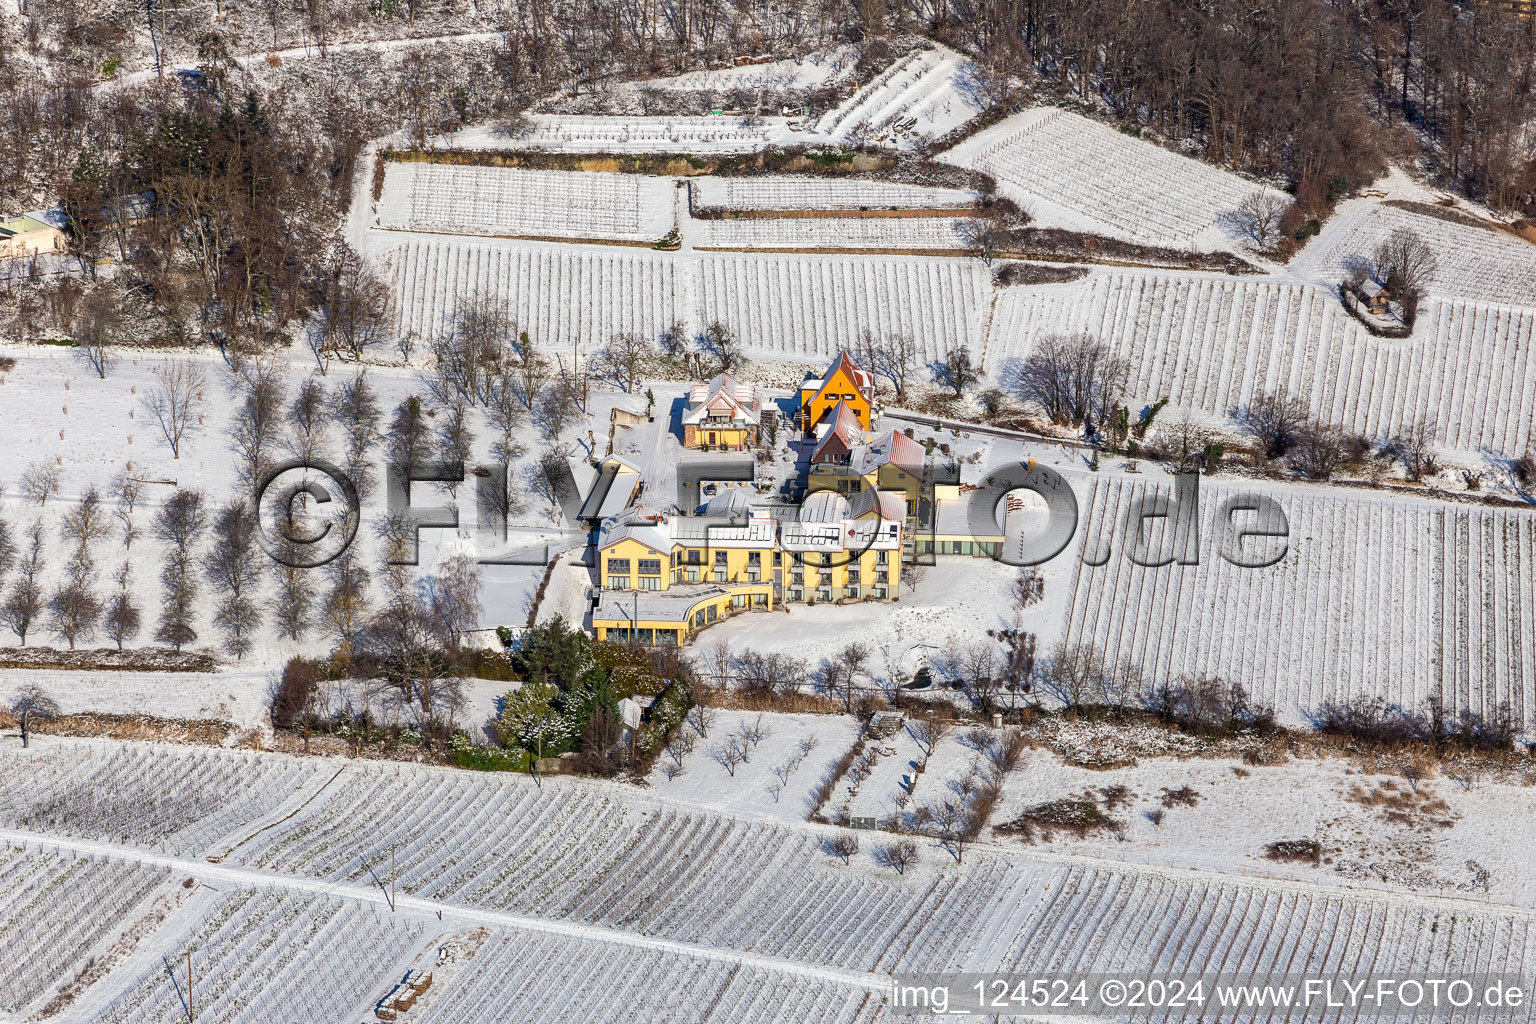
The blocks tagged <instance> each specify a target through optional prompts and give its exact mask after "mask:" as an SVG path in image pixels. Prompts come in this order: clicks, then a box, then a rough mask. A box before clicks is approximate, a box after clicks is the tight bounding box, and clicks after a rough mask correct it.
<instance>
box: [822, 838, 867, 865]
mask: <svg viewBox="0 0 1536 1024" xmlns="http://www.w3.org/2000/svg"><path fill="white" fill-rule="evenodd" d="M826 849H827V852H828V853H830V854H832V856H834V857H841V858H842V861H843V863H844V864H847V863H848V862H849V861H851V860H852V859H853V855H854V854H856V853H858V852H859V837H858V836H854V835H848V834H846V833H845V834H843V835H840V836H837V837H835V838H833V839H831V840H828V842H827V845H826Z"/></svg>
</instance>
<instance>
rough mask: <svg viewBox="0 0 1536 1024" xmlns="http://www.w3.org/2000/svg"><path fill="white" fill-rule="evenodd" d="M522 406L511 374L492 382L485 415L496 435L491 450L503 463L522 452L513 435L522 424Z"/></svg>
mask: <svg viewBox="0 0 1536 1024" xmlns="http://www.w3.org/2000/svg"><path fill="white" fill-rule="evenodd" d="M524 408H525V407H524V406H523V404H522V399H521V398H520V397H519V396H518V388H517V382H516V380H515V378H513V377H512V375H511V374H503V375H502V376H500V377H498V378H497V379H496V380H495V381H494V382H492V385H491V390H490V395H489V397H488V400H487V401H486V403H485V417H486V420H487V421H489V423H490V424H491V426H492V427H494V428H495V430H496V433H497V435H498V436H497V439H496V440H495V441H494V442H492V444H491V452H492V454H493V455H495V456H496V458H498V459H500V460H501V461H502V462H503V463H511V462H512V461H513V460H514V459H516V458H517V457H518V456H520V455H522V454H523V447H522V445H520V444H518V443H517V442H516V441H515V440H514V435H515V434H516V433H517V429H518V428H519V427H521V426H522V425H523V419H524Z"/></svg>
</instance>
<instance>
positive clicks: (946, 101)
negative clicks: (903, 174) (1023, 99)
mask: <svg viewBox="0 0 1536 1024" xmlns="http://www.w3.org/2000/svg"><path fill="white" fill-rule="evenodd" d="M987 103H988V91H987V87H986V85H985V84H984V82H983V81H982V76H981V74H980V72H979V71H978V70H977V68H976V65H975V64H973V63H971V61H969V60H968V59H966V58H965V57H962V56H961V55H960V54H958V53H956V52H954V51H953V50H951V49H949V48H948V47H944V46H933V47H931V48H928V49H919V50H913V51H912V52H911V53H909V54H907V55H906V56H905V57H903V58H901V59H900V60H897V61H896V62H895V63H893V64H891V66H890V67H888V68H886V69H885V70H884V71H882V72H881V73H880V74H879V75H877V76H876V77H875V78H873V79H871V80H870V81H869V82H867V83H865V84H864V85H863V86H862V87H861V88H860V89H859V91H858V92H856V93H854V94H853V95H852V96H850V97H849V98H848V99H847V100H845V101H843V103H841V104H840V105H839V106H837V107H836V108H835V109H833V110H830V111H828V112H827V113H826V114H824V115H823V116H822V118H821V119H820V120H819V121H817V123H816V129H815V131H816V133H817V134H818V135H824V136H828V137H830V138H833V139H837V140H839V141H845V140H847V139H850V138H852V137H853V136H854V134H855V132H856V131H861V132H863V133H864V134H865V135H867V137H868V139H869V141H871V142H873V143H874V144H876V145H878V146H888V147H891V148H897V149H915V148H917V147H918V146H921V145H922V144H923V143H925V142H930V141H932V140H934V139H937V138H940V137H941V136H943V135H945V134H947V133H949V132H951V131H954V130H955V129H956V128H958V127H960V126H961V125H963V124H964V123H965V122H967V121H969V120H970V119H971V118H973V117H975V116H976V115H977V114H980V113H981V112H982V111H983V110H985V109H986V107H987Z"/></svg>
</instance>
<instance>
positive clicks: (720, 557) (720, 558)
mask: <svg viewBox="0 0 1536 1024" xmlns="http://www.w3.org/2000/svg"><path fill="white" fill-rule="evenodd" d="M726 555H727V553H726V552H724V551H716V552H715V565H716V566H717V567H718V566H722V565H724V564H725V563H726V561H727V557H726Z"/></svg>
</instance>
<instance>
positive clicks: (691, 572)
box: [688, 569, 699, 583]
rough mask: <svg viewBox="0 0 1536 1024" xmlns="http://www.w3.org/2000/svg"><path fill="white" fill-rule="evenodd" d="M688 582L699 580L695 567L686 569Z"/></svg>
mask: <svg viewBox="0 0 1536 1024" xmlns="http://www.w3.org/2000/svg"><path fill="white" fill-rule="evenodd" d="M688 582H689V583H697V582H699V570H697V569H689V570H688Z"/></svg>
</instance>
